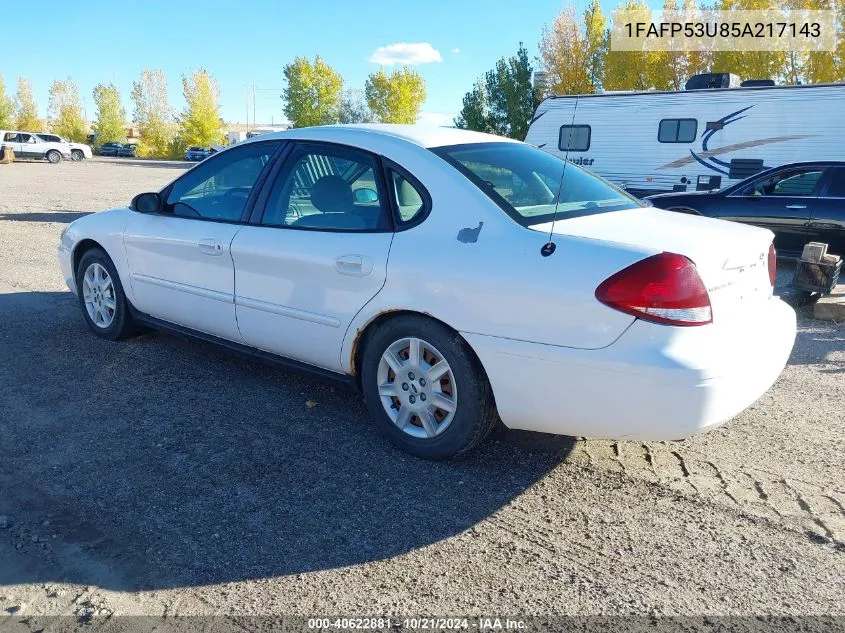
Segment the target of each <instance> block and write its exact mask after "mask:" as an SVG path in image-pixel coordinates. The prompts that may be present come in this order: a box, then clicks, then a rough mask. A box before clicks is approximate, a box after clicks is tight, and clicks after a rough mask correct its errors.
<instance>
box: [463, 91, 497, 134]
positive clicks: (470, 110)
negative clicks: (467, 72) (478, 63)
mask: <svg viewBox="0 0 845 633" xmlns="http://www.w3.org/2000/svg"><path fill="white" fill-rule="evenodd" d="M455 127H458V128H461V129H463V130H475V131H476V132H493V128H492V127H491V125H490V120H489V119H488V111H487V88H486V86H485V84H484V82H483V81H482V80H480V79H479V80H478V81H476V82H475V84H474V85H473V87H472V90H470V91H469V92H468V93H466V94H465V95H464V105H463V108H461V112H460V114H458V116H457V118H455Z"/></svg>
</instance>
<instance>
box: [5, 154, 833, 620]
mask: <svg viewBox="0 0 845 633" xmlns="http://www.w3.org/2000/svg"><path fill="white" fill-rule="evenodd" d="M183 168H184V167H183V166H181V165H176V166H167V165H162V164H158V165H153V164H149V163H144V162H142V161H120V160H116V161H106V160H94V161H87V162H85V163H82V164H71V163H62V164H60V165H58V166H52V165H48V164H35V163H18V164H13V165H0V323H2V325H1V326H0V350H1V351H0V411H2V418H3V419H2V423H0V609H5V610H10V609H11V611H10V612H15V613H18V614H32V615H38V614H42V615H46V614H67V615H71V614H75V615H78V616H84V615H85V614H91V613H94V612H98V613H101V614H109V613H116V614H156V615H158V614H170V615H174V614H199V613H203V614H206V613H214V614H224V613H225V614H257V613H264V614H302V615H312V614H336V615H356V614H357V615H365V614H393V615H402V614H405V615H410V614H437V615H445V614H543V615H551V614H599V613H601V614H649V615H655V614H710V615H716V614H841V615H845V470H844V469H843V458H842V455H843V451H845V439H843V438H845V392H844V391H843V387H845V328H843V326H841V325H840V326H837V325H835V324H830V323H824V322H819V321H814V320H812V319H810V318H809V317H808V316H807V315H806V314H804V313H802V314H801V317H800V330H799V334H798V341H797V344H796V347H795V350H794V352H793V354H792V358H791V360H790V363H789V366H788V367H787V368H786V370H785V372H784V373H783V375H782V376H781V378H780V379H779V380H778V382H777V384H776V385H775V386H774V387H773V388H772V389H771V390H770V391H769V392H768V393H767V394H766V395H765V396H763V398H762V399H761V400H760V401H759V402H758V403H757V404H755V405H754V406H753V407H752V408H751V409H749V410H748V411H746V412H745V413H743V414H742V415H740V416H739V417H738V418H736V419H734V420H733V421H732V422H730V423H729V424H727V425H726V426H724V427H722V428H721V429H719V430H717V431H715V432H711V433H708V434H706V435H702V436H699V437H696V438H694V439H692V440H688V441H685V442H678V443H648V444H638V443H612V442H601V441H580V440H579V441H575V440H570V439H567V438H559V437H552V436H544V435H539V434H528V433H515V432H499V433H498V434H497V435H496V437H494V438H493V441H490V442H488V443H487V444H486V445H485V446H484V447H483V448H482V449H481V450H480V451H478V452H477V453H475V454H474V455H472V456H471V457H469V458H467V459H465V460H463V461H459V462H454V463H445V464H432V463H426V462H422V461H418V460H415V459H414V458H410V457H407V456H405V455H404V454H402V453H400V452H398V451H396V450H394V449H393V448H392V447H390V446H389V445H388V444H386V443H385V442H384V441H382V440H381V439H380V438H379V437H378V436H377V434H376V431H375V429H374V428H373V426H372V425H371V424H370V423H369V421H368V419H367V415H366V412H365V409H364V406H363V403H362V401H361V399H360V397H358V396H357V395H355V394H350V393H347V392H344V391H342V390H339V389H335V388H334V387H332V386H329V385H327V384H325V383H322V382H319V381H317V380H315V379H311V378H304V377H302V376H300V375H297V374H292V373H286V372H285V371H282V370H279V369H275V368H268V367H266V366H263V365H260V364H256V363H254V362H252V361H246V360H243V359H241V358H239V357H235V356H232V355H230V354H228V353H226V352H224V351H221V350H218V349H217V348H215V347H212V346H210V345H206V344H202V343H198V342H192V341H184V340H181V339H178V338H175V337H172V336H169V335H163V334H156V333H153V334H147V335H144V336H141V337H139V338H136V339H133V340H131V341H129V342H124V343H109V342H106V341H102V340H99V339H97V338H95V337H94V336H92V335H91V334H90V333H89V332H88V331H87V330H86V329H85V326H84V324H83V321H82V318H81V316H80V314H79V310H78V307H77V304H76V302H75V299H74V298H73V297H72V295H70V294H69V293H68V292H67V290H66V288H65V287H64V283H63V281H62V278H61V275H60V272H59V268H58V263H57V260H56V245H57V243H58V237H59V232H60V231H61V230H62V228H63V227H64V226H65V225H66V224H67V223H68V222H70V221H72V220H74V219H76V218H78V217H80V216H82V215H84V214H86V213H88V212H91V211H97V210H101V209H105V208H108V207H110V206H115V205H123V204H126V203H127V202H128V201H129V199H130V198H131V197H132V196H133V195H134V194H135V193H139V192H141V191H145V190H151V189H158V188H160V187H161V186H162V185H164V184H165V183H166V182H167V181H168V180H170V179H172V178H173V177H175V176H176V175H178V174H179V173H181V171H180V170H181V169H183ZM783 272H784V275H783V276H784V277H788V275H789V271H788V270H786V269H785V270H784V271H783ZM308 400H313V401H316V402H317V403H318V405H317V406H316V407H314V408H309V407H307V406H306V401H308ZM15 608H18V609H17V611H15Z"/></svg>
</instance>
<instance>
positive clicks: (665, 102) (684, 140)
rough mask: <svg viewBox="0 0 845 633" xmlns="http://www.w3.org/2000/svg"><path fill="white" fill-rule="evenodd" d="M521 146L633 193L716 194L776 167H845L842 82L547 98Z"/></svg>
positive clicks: (843, 86)
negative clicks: (830, 163)
mask: <svg viewBox="0 0 845 633" xmlns="http://www.w3.org/2000/svg"><path fill="white" fill-rule="evenodd" d="M525 141H526V142H527V143H531V144H532V145H535V146H537V147H540V148H543V149H544V150H547V151H549V152H551V153H553V154H555V155H557V156H561V157H567V158H568V159H569V160H570V161H571V162H573V163H575V164H578V165H583V166H584V167H585V168H587V169H589V170H591V171H593V172H594V173H596V174H598V175H600V176H603V177H604V178H606V179H607V180H610V181H611V182H613V183H615V184H616V185H618V186H620V187H623V188H625V189H627V190H628V191H630V192H631V193H634V194H635V195H647V194H651V193H660V192H666V191H707V190H712V189H719V188H724V187H725V186H728V185H732V184H734V183H736V182H738V181H739V180H742V179H744V178H747V177H748V176H752V175H753V174H755V173H757V172H758V171H761V170H763V169H767V168H769V167H777V166H780V165H783V164H785V163H793V162H799V161H817V160H845V84H824V85H807V86H762V87H739V88H717V89H705V90H683V91H678V92H662V91H649V92H607V93H599V94H594V95H580V96H562V97H550V98H548V99H546V100H545V101H543V102H542V103H541V104H540V105H539V106H538V108H537V111H536V113H535V114H534V118H533V119H532V121H531V126H530V128H529V130H528V135H527V136H526V138H525Z"/></svg>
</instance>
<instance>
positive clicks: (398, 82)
mask: <svg viewBox="0 0 845 633" xmlns="http://www.w3.org/2000/svg"><path fill="white" fill-rule="evenodd" d="M364 93H365V94H366V95H367V105H368V106H369V107H370V110H371V111H372V112H373V115H374V116H375V118H376V120H378V121H380V122H381V123H415V122H416V120H417V116H418V115H419V113H420V107H421V106H422V104H423V101H425V94H426V93H425V80H424V79H423V78H422V77H421V76H420V75H419V74H417V73H416V72H414V71H413V70H411V69H410V68H408V67H407V66H405V67H404V68H402V70H395V71H393V72H392V73H390V74H389V75H388V74H387V73H386V72H384V68H381V69H379V71H378V72H375V73H372V74H371V75H370V76H369V77H367V83H366V85H365V86H364Z"/></svg>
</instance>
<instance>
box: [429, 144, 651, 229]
mask: <svg viewBox="0 0 845 633" xmlns="http://www.w3.org/2000/svg"><path fill="white" fill-rule="evenodd" d="M432 151H433V152H434V153H436V154H437V155H438V156H440V157H441V158H444V159H445V160H446V161H447V162H449V163H451V164H452V165H453V166H454V167H455V168H456V169H458V171H460V172H461V173H463V174H464V175H465V176H466V177H467V178H469V179H470V180H471V181H472V182H473V183H475V185H476V186H478V187H479V189H481V190H482V191H483V192H484V193H486V194H487V195H488V196H489V197H490V198H491V199H492V200H493V201H494V202H495V203H496V204H498V205H499V207H501V208H502V209H503V210H504V211H505V212H506V213H507V214H508V215H510V216H511V217H512V218H513V219H514V220H516V221H517V222H519V223H520V224H522V225H523V226H533V225H536V224H543V223H545V222H550V221H551V220H552V219H553V218H557V219H563V218H567V217H576V216H579V215H591V214H594V213H604V212H607V211H616V210H619V209H630V208H634V207H638V206H642V205H641V203H640V202H639V201H637V200H636V199H635V198H632V197H631V196H629V195H628V194H627V193H625V192H623V191H622V190H621V189H617V188H616V187H614V186H613V185H611V184H610V183H609V182H607V181H605V180H602V179H601V178H599V177H598V176H595V175H593V174H589V173H587V172H586V171H584V170H583V169H581V168H580V167H578V166H576V165H573V164H572V163H569V162H567V161H564V160H561V159H560V158H558V157H556V156H553V155H551V154H549V153H547V152H544V151H543V150H540V149H537V148H536V147H532V146H530V145H526V144H524V143H473V144H466V145H452V146H449V147H438V148H436V149H433V150H432ZM561 181H562V182H561ZM558 192H560V200H558Z"/></svg>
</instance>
